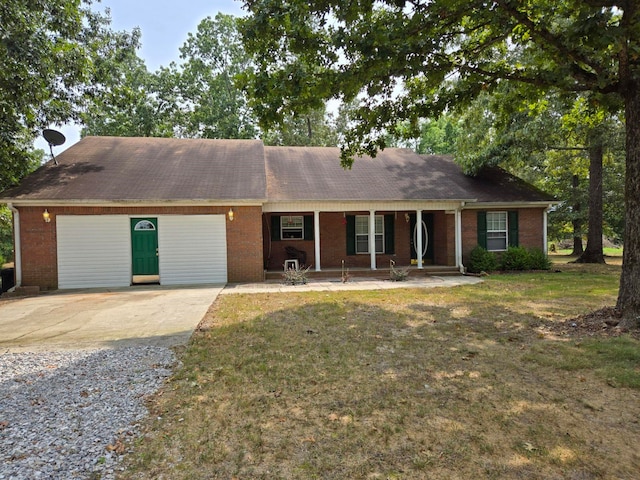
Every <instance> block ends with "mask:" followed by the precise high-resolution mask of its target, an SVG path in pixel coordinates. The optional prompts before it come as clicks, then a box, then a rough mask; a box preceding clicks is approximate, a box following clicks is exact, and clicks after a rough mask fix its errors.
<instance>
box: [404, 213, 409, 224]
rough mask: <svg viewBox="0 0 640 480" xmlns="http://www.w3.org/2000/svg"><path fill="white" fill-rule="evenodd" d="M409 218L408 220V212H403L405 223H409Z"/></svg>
mask: <svg viewBox="0 0 640 480" xmlns="http://www.w3.org/2000/svg"><path fill="white" fill-rule="evenodd" d="M409 220H410V217H409V214H408V213H405V214H404V221H405V222H407V223H409Z"/></svg>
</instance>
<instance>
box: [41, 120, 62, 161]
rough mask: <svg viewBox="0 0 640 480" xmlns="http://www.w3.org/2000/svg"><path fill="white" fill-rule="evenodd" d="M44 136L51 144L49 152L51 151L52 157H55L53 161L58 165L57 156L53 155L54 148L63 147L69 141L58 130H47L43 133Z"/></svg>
mask: <svg viewBox="0 0 640 480" xmlns="http://www.w3.org/2000/svg"><path fill="white" fill-rule="evenodd" d="M42 136H43V137H44V139H45V140H46V141H47V143H48V144H49V150H50V151H51V156H52V157H53V161H54V162H55V164H56V165H58V161H57V160H56V156H55V155H54V154H53V147H57V146H59V145H62V144H63V143H64V142H65V141H66V140H67V139H66V138H65V137H64V135H63V134H62V133H60V132H59V131H57V130H52V129H50V128H45V129H44V130H43V131H42Z"/></svg>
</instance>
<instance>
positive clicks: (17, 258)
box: [7, 203, 22, 288]
mask: <svg viewBox="0 0 640 480" xmlns="http://www.w3.org/2000/svg"><path fill="white" fill-rule="evenodd" d="M7 205H8V207H9V210H11V211H12V212H13V238H14V240H13V243H14V246H13V248H14V250H13V260H14V266H15V269H16V285H15V287H20V286H21V285H22V246H21V244H20V212H19V211H18V209H17V208H15V207H14V206H13V204H12V203H8V204H7ZM15 287H14V288H15Z"/></svg>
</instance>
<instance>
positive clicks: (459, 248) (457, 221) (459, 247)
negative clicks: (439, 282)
mask: <svg viewBox="0 0 640 480" xmlns="http://www.w3.org/2000/svg"><path fill="white" fill-rule="evenodd" d="M455 215H456V217H455V224H456V229H455V230H456V233H455V237H456V238H455V244H456V267H457V268H458V269H459V270H460V273H464V265H463V264H462V208H456V214H455Z"/></svg>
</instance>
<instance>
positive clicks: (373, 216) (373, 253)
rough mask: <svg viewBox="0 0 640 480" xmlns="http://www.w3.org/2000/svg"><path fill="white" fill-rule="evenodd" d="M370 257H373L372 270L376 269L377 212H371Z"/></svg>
mask: <svg viewBox="0 0 640 480" xmlns="http://www.w3.org/2000/svg"><path fill="white" fill-rule="evenodd" d="M369 255H371V270H377V268H376V212H375V210H369Z"/></svg>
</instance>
